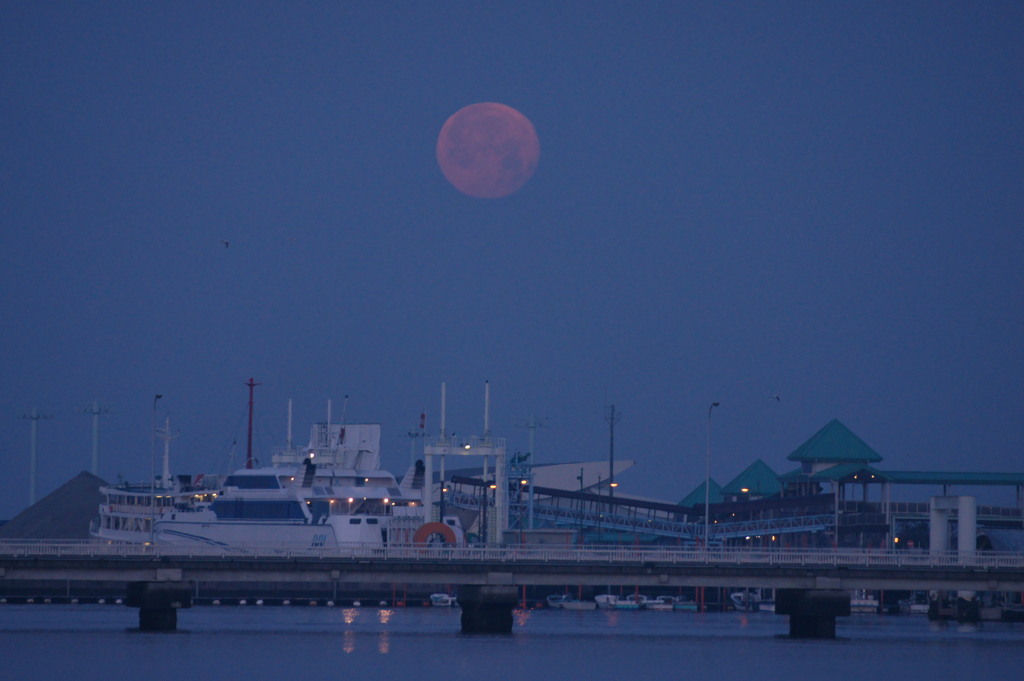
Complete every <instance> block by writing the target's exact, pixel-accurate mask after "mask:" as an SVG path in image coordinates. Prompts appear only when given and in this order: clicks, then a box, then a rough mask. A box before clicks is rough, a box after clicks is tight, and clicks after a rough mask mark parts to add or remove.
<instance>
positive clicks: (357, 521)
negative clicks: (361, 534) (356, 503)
mask: <svg viewBox="0 0 1024 681" xmlns="http://www.w3.org/2000/svg"><path fill="white" fill-rule="evenodd" d="M362 522H363V519H362V518H349V519H348V524H349V525H359V524H361V523H362Z"/></svg>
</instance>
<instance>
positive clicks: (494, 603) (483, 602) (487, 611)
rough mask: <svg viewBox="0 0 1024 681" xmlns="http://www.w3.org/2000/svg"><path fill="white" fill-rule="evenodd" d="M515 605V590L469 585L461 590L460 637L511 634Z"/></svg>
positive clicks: (509, 587)
mask: <svg viewBox="0 0 1024 681" xmlns="http://www.w3.org/2000/svg"><path fill="white" fill-rule="evenodd" d="M517 602H518V593H517V592H516V587H515V586H494V585H482V584H470V585H466V586H462V587H460V588H459V607H460V608H461V609H462V633H464V634H511V633H512V609H513V608H514V607H515V606H516V603H517Z"/></svg>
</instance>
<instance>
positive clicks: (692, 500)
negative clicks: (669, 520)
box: [679, 480, 724, 506]
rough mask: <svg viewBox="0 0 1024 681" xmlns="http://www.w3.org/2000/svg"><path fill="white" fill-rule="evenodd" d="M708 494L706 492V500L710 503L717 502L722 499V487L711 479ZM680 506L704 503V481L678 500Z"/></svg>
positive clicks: (701, 504)
mask: <svg viewBox="0 0 1024 681" xmlns="http://www.w3.org/2000/svg"><path fill="white" fill-rule="evenodd" d="M708 489H709V490H710V494H708V497H709V499H708V501H709V502H710V503H712V504H717V503H720V502H722V501H724V498H723V497H722V487H721V486H720V485H719V484H718V483H717V482H715V481H714V480H712V481H711V485H710V486H709V487H708ZM679 505H680V506H703V505H704V483H703V482H702V483H700V484H699V485H697V488H696V489H694V490H693V491H692V492H690V493H689V494H687V495H686V497H685V498H684V499H683V500H682V501H680V502H679Z"/></svg>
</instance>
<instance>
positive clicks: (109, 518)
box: [89, 418, 220, 544]
mask: <svg viewBox="0 0 1024 681" xmlns="http://www.w3.org/2000/svg"><path fill="white" fill-rule="evenodd" d="M156 435H158V436H160V437H161V439H163V441H164V452H163V466H162V468H163V473H162V474H161V475H159V476H156V477H155V478H154V479H153V480H151V481H149V482H138V483H129V482H121V483H118V484H116V485H104V486H102V487H100V494H102V495H103V501H102V502H100V507H99V514H98V515H97V517H96V518H93V520H92V522H91V523H90V525H89V534H91V535H92V536H93V537H96V538H98V539H103V540H106V541H109V542H117V543H131V544H145V543H149V542H152V541H153V540H154V527H153V519H154V518H160V517H162V516H164V515H165V514H170V513H176V512H181V511H188V510H194V509H195V508H196V507H197V506H198V505H199V504H202V503H204V502H210V501H212V500H213V499H214V498H215V497H216V495H217V492H218V491H219V489H220V487H219V481H218V479H217V478H216V476H204V475H195V476H193V475H173V476H172V475H171V474H170V472H169V471H170V441H171V440H172V439H174V437H175V436H174V435H172V434H171V423H170V418H168V419H167V420H166V421H165V425H164V428H163V429H162V430H159V431H157V433H156Z"/></svg>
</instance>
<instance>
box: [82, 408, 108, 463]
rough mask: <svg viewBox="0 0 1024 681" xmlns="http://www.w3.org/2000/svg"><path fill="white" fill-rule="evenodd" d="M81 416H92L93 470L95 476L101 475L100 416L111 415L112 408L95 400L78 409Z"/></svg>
mask: <svg viewBox="0 0 1024 681" xmlns="http://www.w3.org/2000/svg"><path fill="white" fill-rule="evenodd" d="M78 413H80V414H92V468H91V469H90V471H91V472H92V474H93V475H98V474H99V469H100V416H102V415H103V414H109V413H110V406H109V405H106V404H100V403H99V402H98V401H96V400H93V401H92V402H90V403H89V404H83V405H81V406H80V407H78Z"/></svg>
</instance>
